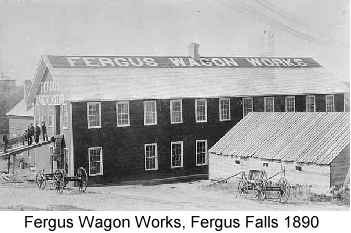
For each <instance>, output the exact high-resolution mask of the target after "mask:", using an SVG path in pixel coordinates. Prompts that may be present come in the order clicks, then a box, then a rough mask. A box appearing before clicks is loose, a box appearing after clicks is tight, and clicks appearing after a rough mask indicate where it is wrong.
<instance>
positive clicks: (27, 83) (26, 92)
mask: <svg viewBox="0 0 351 233" xmlns="http://www.w3.org/2000/svg"><path fill="white" fill-rule="evenodd" d="M31 87H32V81H31V80H24V102H25V103H26V107H27V108H28V106H27V104H28V102H27V101H28V99H27V98H28V95H29V92H30V88H31Z"/></svg>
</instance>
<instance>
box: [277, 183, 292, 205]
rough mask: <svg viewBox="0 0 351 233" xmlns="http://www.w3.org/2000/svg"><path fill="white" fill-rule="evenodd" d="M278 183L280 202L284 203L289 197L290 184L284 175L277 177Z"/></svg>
mask: <svg viewBox="0 0 351 233" xmlns="http://www.w3.org/2000/svg"><path fill="white" fill-rule="evenodd" d="M278 185H279V187H280V190H279V198H280V202H282V203H286V202H287V201H288V200H289V198H290V185H289V183H288V180H287V179H286V178H285V177H282V178H280V179H279V181H278Z"/></svg>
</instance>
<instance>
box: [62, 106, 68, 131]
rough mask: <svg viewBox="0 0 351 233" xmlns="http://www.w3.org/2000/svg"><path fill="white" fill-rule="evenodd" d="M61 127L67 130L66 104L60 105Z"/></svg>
mask: <svg viewBox="0 0 351 233" xmlns="http://www.w3.org/2000/svg"><path fill="white" fill-rule="evenodd" d="M62 127H63V128H64V129H65V128H68V109H67V104H63V105H62Z"/></svg>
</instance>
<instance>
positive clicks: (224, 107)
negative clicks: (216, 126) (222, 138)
mask: <svg viewBox="0 0 351 233" xmlns="http://www.w3.org/2000/svg"><path fill="white" fill-rule="evenodd" d="M219 120H220V121H229V120H230V99H229V98H221V99H219Z"/></svg>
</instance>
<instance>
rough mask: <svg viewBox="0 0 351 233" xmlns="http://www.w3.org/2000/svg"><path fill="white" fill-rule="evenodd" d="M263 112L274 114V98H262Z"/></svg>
mask: <svg viewBox="0 0 351 233" xmlns="http://www.w3.org/2000/svg"><path fill="white" fill-rule="evenodd" d="M264 111H265V112H274V97H264Z"/></svg>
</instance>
